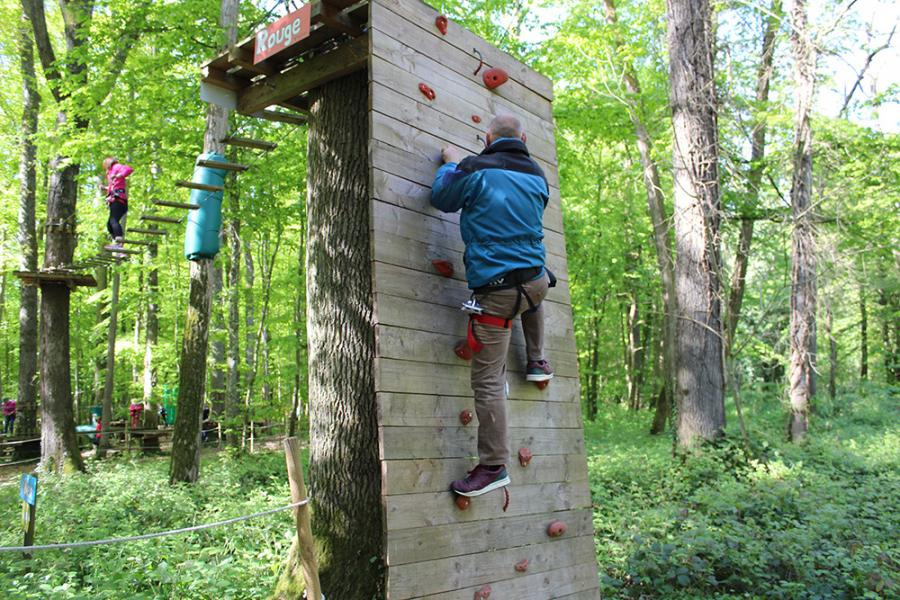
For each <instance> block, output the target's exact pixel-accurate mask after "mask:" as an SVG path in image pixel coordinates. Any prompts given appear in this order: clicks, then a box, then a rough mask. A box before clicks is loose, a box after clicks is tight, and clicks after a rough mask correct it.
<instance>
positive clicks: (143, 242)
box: [122, 240, 156, 246]
mask: <svg viewBox="0 0 900 600" xmlns="http://www.w3.org/2000/svg"><path fill="white" fill-rule="evenodd" d="M122 243H123V244H131V245H133V246H155V245H156V242H155V241H153V242H151V241H149V240H122Z"/></svg>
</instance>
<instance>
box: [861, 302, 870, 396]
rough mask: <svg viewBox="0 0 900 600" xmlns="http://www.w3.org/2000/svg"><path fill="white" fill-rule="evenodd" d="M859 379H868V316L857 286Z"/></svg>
mask: <svg viewBox="0 0 900 600" xmlns="http://www.w3.org/2000/svg"><path fill="white" fill-rule="evenodd" d="M859 378H860V379H863V380H865V379H868V378H869V315H868V311H867V309H866V290H865V288H864V287H863V286H862V285H860V286H859Z"/></svg>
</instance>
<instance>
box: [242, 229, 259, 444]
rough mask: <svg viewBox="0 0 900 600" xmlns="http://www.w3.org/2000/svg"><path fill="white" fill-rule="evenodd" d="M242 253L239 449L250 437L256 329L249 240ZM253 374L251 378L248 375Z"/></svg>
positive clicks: (253, 270)
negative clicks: (242, 348)
mask: <svg viewBox="0 0 900 600" xmlns="http://www.w3.org/2000/svg"><path fill="white" fill-rule="evenodd" d="M241 246H242V249H243V252H244V365H245V367H246V370H245V371H244V410H243V413H242V414H243V418H244V424H243V432H242V435H241V447H242V448H243V447H244V445H245V444H246V443H247V440H248V438H249V437H250V428H251V427H252V426H253V424H252V422H251V420H252V418H251V416H250V401H251V396H250V389H251V388H252V387H253V381H252V380H253V379H255V378H256V366H257V365H256V356H258V352H256V347H255V344H256V328H255V327H254V326H253V324H254V318H253V311H254V309H255V308H256V307H255V299H254V297H253V286H254V285H255V283H256V270H255V269H254V268H253V247H252V245H251V243H250V240H249V239H246V240H244V243H243V244H241ZM251 373H253V376H251V375H250V374H251Z"/></svg>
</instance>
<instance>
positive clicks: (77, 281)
mask: <svg viewBox="0 0 900 600" xmlns="http://www.w3.org/2000/svg"><path fill="white" fill-rule="evenodd" d="M13 275H15V276H16V277H18V278H19V279H21V280H22V283H24V284H25V285H45V284H58V285H67V286H69V287H71V288H75V287H79V286H82V287H97V280H96V279H94V276H93V275H85V274H84V273H76V272H74V271H14V272H13Z"/></svg>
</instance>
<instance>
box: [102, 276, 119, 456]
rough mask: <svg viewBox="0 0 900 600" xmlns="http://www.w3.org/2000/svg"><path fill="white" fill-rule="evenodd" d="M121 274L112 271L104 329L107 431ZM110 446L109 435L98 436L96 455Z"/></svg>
mask: <svg viewBox="0 0 900 600" xmlns="http://www.w3.org/2000/svg"><path fill="white" fill-rule="evenodd" d="M120 279H121V274H120V273H119V270H118V269H115V270H114V271H113V278H112V294H111V296H110V300H109V325H108V329H107V331H106V379H105V383H104V385H103V429H102V431H109V427H110V423H111V422H112V403H113V391H114V389H115V387H116V332H117V329H116V328H117V325H118V319H119V283H120ZM109 446H110V438H109V435H103V436H102V437H101V438H100V444H99V445H98V446H97V456H98V457H101V458H102V457H103V456H104V455H105V454H106V449H107V448H109Z"/></svg>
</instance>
